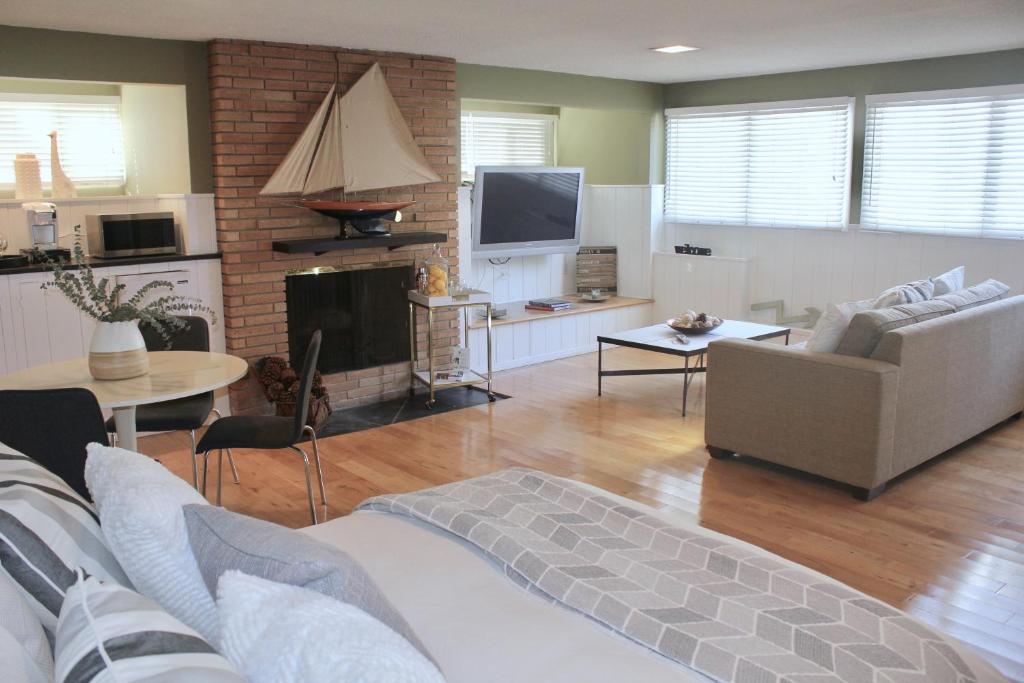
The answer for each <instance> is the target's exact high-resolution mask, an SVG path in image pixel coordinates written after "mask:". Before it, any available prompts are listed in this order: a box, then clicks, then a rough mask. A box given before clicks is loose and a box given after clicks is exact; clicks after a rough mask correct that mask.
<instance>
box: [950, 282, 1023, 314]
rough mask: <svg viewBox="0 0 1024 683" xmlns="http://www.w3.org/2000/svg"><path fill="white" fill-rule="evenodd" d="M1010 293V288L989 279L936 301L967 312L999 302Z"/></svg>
mask: <svg viewBox="0 0 1024 683" xmlns="http://www.w3.org/2000/svg"><path fill="white" fill-rule="evenodd" d="M1009 291H1010V288H1009V287H1008V286H1007V285H1004V284H1003V283H1002V282H1000V281H999V280H993V279H991V278H989V279H988V280H985V281H984V282H980V283H978V284H976V285H974V286H972V287H968V288H966V289H961V290H959V291H956V292H950V293H948V294H943V295H942V296H937V297H935V300H936V301H945V302H947V303H949V304H951V305H952V306H953V308H955V309H956V310H957V311H966V310H967V309H969V308H976V307H978V306H984V305H985V304H990V303H992V302H993V301H999V300H1000V299H1002V298H1003V297H1004V296H1006V293H1007V292H1009Z"/></svg>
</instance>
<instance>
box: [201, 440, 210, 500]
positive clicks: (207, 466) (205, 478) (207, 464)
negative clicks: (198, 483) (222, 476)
mask: <svg viewBox="0 0 1024 683" xmlns="http://www.w3.org/2000/svg"><path fill="white" fill-rule="evenodd" d="M209 471H210V451H206V452H205V453H203V490H202V491H200V493H202V494H203V498H206V482H207V481H208V480H209V478H210V477H209V475H208V474H207V473H208V472H209Z"/></svg>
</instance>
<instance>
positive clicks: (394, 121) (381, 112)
mask: <svg viewBox="0 0 1024 683" xmlns="http://www.w3.org/2000/svg"><path fill="white" fill-rule="evenodd" d="M439 180H441V178H440V176H438V175H437V174H436V173H434V171H433V169H431V168H430V165H429V164H428V163H427V160H426V158H425V157H424V156H423V152H421V151H420V148H419V146H418V145H417V144H416V141H415V140H413V137H412V133H410V132H409V128H408V127H407V126H406V125H405V120H404V119H403V118H402V112H401V111H400V110H399V109H398V105H397V104H396V103H395V100H394V98H393V97H392V96H391V91H390V90H388V86H387V83H386V82H385V80H384V72H383V71H382V70H381V68H380V65H379V64H374V65H373V66H372V67H370V70H369V71H367V72H366V73H365V74H363V76H362V78H360V79H359V80H358V81H356V84H355V85H353V86H352V87H351V88H350V89H349V91H348V92H347V93H345V94H344V95H342V96H336V95H335V88H334V87H333V86H332V87H331V89H330V91H329V92H328V93H327V97H325V98H324V101H323V102H322V103H321V104H320V107H319V108H318V109H317V110H316V113H315V114H314V115H313V119H312V120H311V121H310V122H309V124H308V125H307V126H306V129H305V130H304V131H302V135H300V136H299V139H298V140H296V141H295V144H294V145H293V146H292V148H291V149H290V150H289V151H288V154H287V156H285V158H284V160H283V161H282V162H281V165H280V166H278V167H277V170H275V171H274V174H273V175H272V176H270V180H268V181H267V184H266V185H265V186H264V188H263V189H262V190H260V194H261V195H299V196H300V197H301V198H300V199H299V200H298V202H297V203H298V205H299V206H302V207H304V208H307V209H311V210H313V211H316V212H318V213H321V214H323V215H325V216H330V217H331V218H337V219H338V220H339V221H341V225H342V234H341V237H344V236H345V223H346V222H348V223H350V224H351V225H352V227H354V228H355V229H357V230H359V231H360V232H363V233H366V234H371V235H387V234H389V230H388V229H387V227H386V226H385V225H384V224H383V223H382V220H384V219H397V220H400V216H396V214H397V212H398V210H399V209H404V208H405V207H407V206H410V205H411V204H413V202H366V201H344V200H342V201H334V200H327V199H314V198H310V197H311V195H317V194H320V193H324V192H328V191H330V190H344V191H345V192H359V191H361V190H379V189H384V188H389V187H402V186H405V185H419V184H421V183H432V182H437V181H439Z"/></svg>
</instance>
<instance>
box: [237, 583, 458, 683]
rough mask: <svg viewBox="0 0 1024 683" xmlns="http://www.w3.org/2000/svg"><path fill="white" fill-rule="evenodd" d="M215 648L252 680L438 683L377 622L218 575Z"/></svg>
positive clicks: (302, 592) (276, 586) (352, 610)
mask: <svg viewBox="0 0 1024 683" xmlns="http://www.w3.org/2000/svg"><path fill="white" fill-rule="evenodd" d="M217 612H218V614H219V616H220V625H221V639H220V650H221V653H222V654H224V656H225V657H227V658H228V660H229V661H230V662H231V663H232V664H234V665H235V667H236V668H237V669H238V670H239V671H241V672H242V674H243V675H244V676H245V677H246V678H247V679H248V680H249V681H251V683H336V682H337V681H353V682H355V681H358V682H359V683H444V678H443V677H442V676H441V673H440V672H439V671H438V670H437V667H435V666H434V665H433V664H431V663H430V662H429V661H428V660H427V658H426V657H424V656H423V655H422V654H421V653H420V652H419V651H418V650H417V649H416V648H415V647H413V646H412V645H410V644H409V641H407V640H406V639H405V638H403V637H402V636H400V635H398V634H397V633H395V632H394V631H392V630H391V629H390V628H388V627H387V626H385V625H384V624H383V623H381V622H380V621H377V620H376V619H374V618H373V617H371V616H370V615H369V614H367V613H366V612H363V611H362V610H360V609H359V608H357V607H353V606H352V605H349V604H347V603H343V602H339V601H337V600H335V599H334V598H329V597H327V596H326V595H322V594H320V593H317V592H315V591H311V590H308V589H306V588H299V587H298V586H289V585H287V584H283V583H274V582H273V581H268V580H266V579H261V578H257V577H255V576H249V575H247V574H243V573H242V572H240V571H237V570H233V569H232V570H228V571H226V572H224V573H223V574H222V575H221V577H220V581H219V582H218V584H217Z"/></svg>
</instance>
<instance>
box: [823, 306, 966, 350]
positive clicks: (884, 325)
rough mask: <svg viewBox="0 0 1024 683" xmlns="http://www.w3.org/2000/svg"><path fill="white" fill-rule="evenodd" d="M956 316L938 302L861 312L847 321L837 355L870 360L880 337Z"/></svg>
mask: <svg viewBox="0 0 1024 683" xmlns="http://www.w3.org/2000/svg"><path fill="white" fill-rule="evenodd" d="M955 312H956V309H955V308H954V307H953V304H951V303H949V302H947V301H940V300H938V299H932V300H930V301H919V302H917V303H913V304H904V305H901V306H892V307H890V308H880V309H876V310H870V311H861V312H860V313H857V314H856V315H854V316H853V319H851V320H850V326H849V327H848V328H846V334H844V335H843V338H842V340H841V341H840V342H839V346H838V347H837V348H836V353H838V354H841V355H844V356H857V357H858V358H870V357H871V354H872V353H873V352H874V350H875V348H876V347H877V346H878V342H880V341H881V340H882V335H883V334H885V333H886V332H888V331H889V330H895V329H899V328H901V327H906V326H907V325H913V324H914V323H919V322H923V321H925V320H931V319H932V318H939V317H941V316H944V315H949V314H950V313H955Z"/></svg>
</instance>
